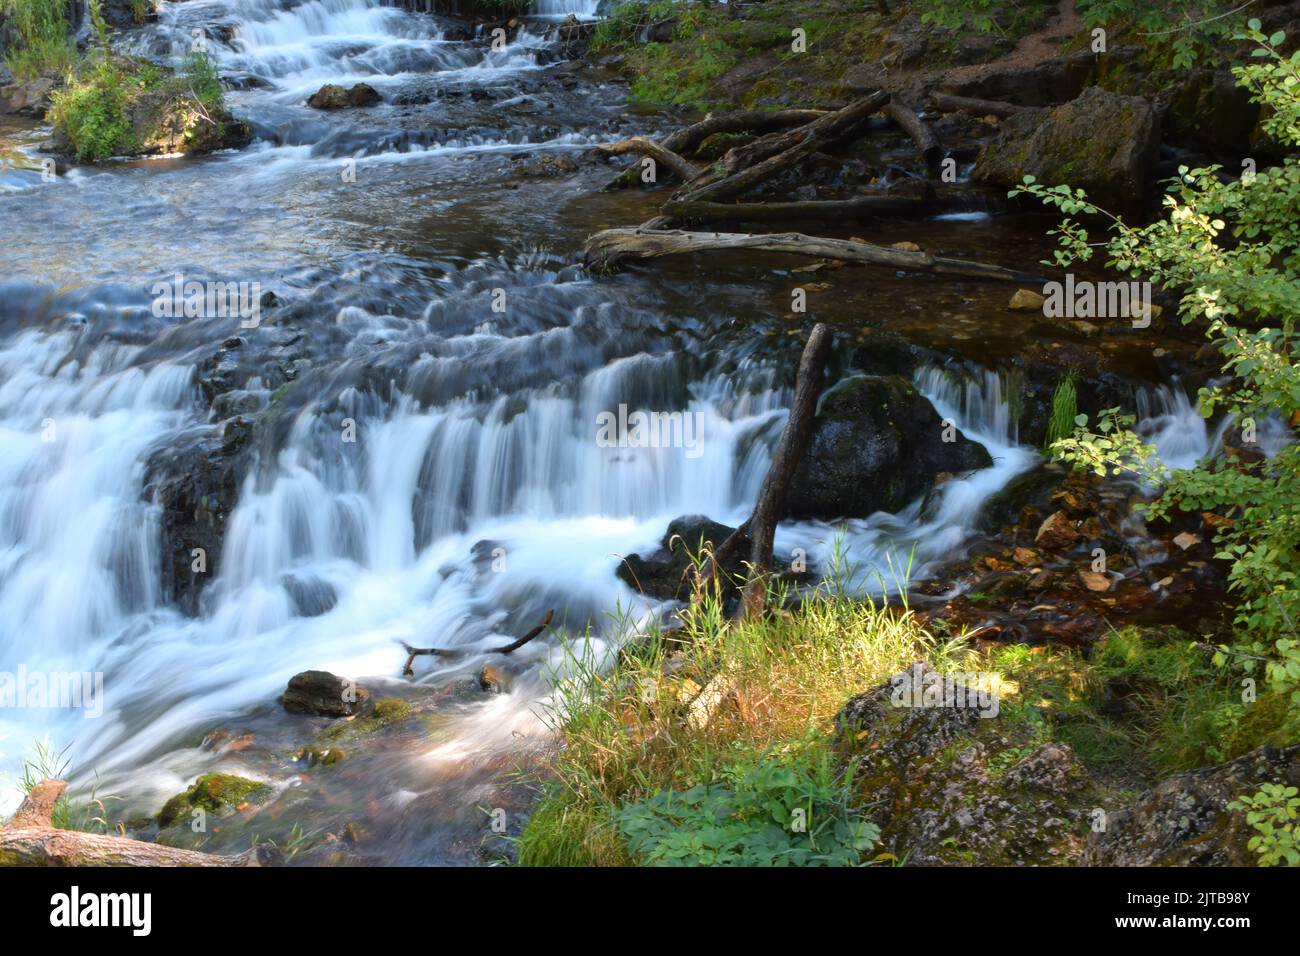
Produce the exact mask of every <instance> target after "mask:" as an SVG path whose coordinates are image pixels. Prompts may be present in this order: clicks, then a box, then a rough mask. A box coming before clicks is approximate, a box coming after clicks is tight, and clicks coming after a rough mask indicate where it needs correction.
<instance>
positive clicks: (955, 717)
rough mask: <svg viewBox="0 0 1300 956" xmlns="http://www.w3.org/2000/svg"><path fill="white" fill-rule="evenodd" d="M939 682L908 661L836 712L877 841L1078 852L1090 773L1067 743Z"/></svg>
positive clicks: (1038, 860) (893, 849)
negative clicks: (1036, 740) (1016, 723)
mask: <svg viewBox="0 0 1300 956" xmlns="http://www.w3.org/2000/svg"><path fill="white" fill-rule="evenodd" d="M941 682H942V676H941V675H940V674H939V673H938V672H936V671H935V670H934V669H933V668H931V667H929V666H928V665H925V664H916V665H914V666H913V667H912V668H910V669H909V670H908V671H906V672H904V673H903V674H899V675H895V677H893V678H891V679H890V680H889V681H886V682H885V683H883V684H881V685H880V686H879V687H876V688H874V689H872V690H870V691H867V692H866V693H863V694H859V695H858V696H856V697H854V698H852V699H851V700H850V701H849V702H848V703H847V704H845V706H844V708H843V710H841V712H840V714H839V716H838V718H837V726H838V727H839V733H838V738H837V745H838V746H839V748H840V749H841V751H842V752H843V753H844V754H845V762H846V765H847V766H848V767H850V768H851V769H852V773H853V777H852V779H853V783H854V786H855V787H856V788H857V789H858V791H859V793H860V794H861V796H862V799H863V801H864V803H866V804H868V805H871V806H873V807H874V808H875V809H874V810H873V813H872V819H873V820H874V821H875V823H876V824H877V825H878V826H879V827H880V830H881V838H880V844H881V849H887V850H888V852H890V853H893V854H894V855H895V856H896V857H898V858H899V859H906V860H907V862H908V864H909V865H918V866H944V865H956V866H963V865H967V866H968V865H972V864H978V865H984V866H996V865H1004V866H1007V865H1026V864H1034V865H1053V864H1068V863H1072V862H1075V861H1076V860H1077V858H1078V855H1079V853H1080V852H1081V849H1082V846H1083V842H1084V838H1085V835H1086V833H1087V831H1088V821H1089V816H1088V806H1089V802H1090V796H1091V791H1092V790H1093V784H1092V781H1091V780H1090V778H1089V776H1088V774H1087V772H1086V771H1085V770H1084V769H1083V767H1082V766H1081V765H1080V764H1079V762H1078V760H1077V759H1076V758H1075V755H1074V752H1073V751H1072V750H1071V749H1070V747H1069V746H1068V745H1066V744H1061V743H1045V744H1042V745H1040V746H1033V745H1032V744H1031V743H1030V742H1029V740H1028V739H1027V737H1026V736H1025V734H1026V731H1025V729H1024V728H1018V729H1008V727H1007V725H1006V722H1005V720H999V719H984V718H983V717H981V710H980V709H979V707H978V706H971V703H972V701H971V699H970V697H969V696H968V695H967V693H966V691H967V690H968V689H971V688H966V686H965V685H960V687H959V685H949V687H948V688H947V689H944V687H943V685H942V683H941ZM926 688H937V690H935V691H934V692H933V693H931V692H928V691H927V690H926ZM973 689H976V690H978V689H979V688H973ZM983 713H986V714H987V713H989V711H988V710H987V709H986V710H985V711H983ZM990 716H991V715H990Z"/></svg>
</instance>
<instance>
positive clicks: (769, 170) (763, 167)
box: [675, 91, 889, 202]
mask: <svg viewBox="0 0 1300 956" xmlns="http://www.w3.org/2000/svg"><path fill="white" fill-rule="evenodd" d="M888 102H889V94H888V93H885V92H881V91H877V92H875V93H872V94H871V95H869V96H865V97H863V98H862V99H860V100H857V101H856V102H854V103H851V104H850V105H848V106H846V107H844V109H841V110H836V111H835V112H834V113H827V114H826V115H825V116H821V117H819V118H817V119H815V120H813V121H812V122H811V123H808V124H806V125H804V126H800V127H798V128H797V129H793V130H790V131H789V132H787V133H783V134H780V136H779V137H777V139H776V140H774V141H771V142H768V143H767V144H766V145H765V146H764V150H765V151H768V152H769V155H768V158H766V159H763V160H762V161H761V162H756V163H754V164H753V165H752V166H749V167H748V168H745V169H741V170H740V171H739V172H735V173H726V163H725V162H724V163H723V175H722V177H721V178H718V179H714V178H713V174H706V175H704V176H701V177H700V178H699V179H698V180H697V181H695V182H691V183H688V184H687V185H686V186H685V187H683V190H684V191H681V190H679V195H677V196H676V197H675V198H678V199H692V200H701V201H708V202H717V201H718V200H720V199H730V198H731V197H732V196H738V195H739V194H740V193H743V192H746V191H747V190H750V189H753V188H754V187H755V186H757V185H758V184H759V183H761V182H763V181H765V180H767V179H770V178H771V177H772V176H775V175H776V174H777V173H780V172H783V171H784V170H787V169H789V168H790V167H792V166H794V165H796V164H798V163H800V162H802V161H803V160H804V159H806V158H808V157H809V156H811V155H812V154H813V153H815V152H817V151H818V150H819V149H821V148H822V147H823V146H825V145H827V144H828V143H832V142H835V141H836V140H839V139H842V138H843V137H844V136H846V135H848V134H849V133H850V132H852V131H853V130H854V129H856V128H857V127H858V126H860V125H861V124H862V122H863V121H864V120H866V119H867V117H869V116H870V115H871V114H872V113H876V112H879V111H880V109H881V108H882V107H883V106H884V105H885V104H886V103H888ZM733 152H734V151H733Z"/></svg>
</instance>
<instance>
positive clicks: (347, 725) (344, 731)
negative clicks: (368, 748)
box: [318, 697, 413, 741]
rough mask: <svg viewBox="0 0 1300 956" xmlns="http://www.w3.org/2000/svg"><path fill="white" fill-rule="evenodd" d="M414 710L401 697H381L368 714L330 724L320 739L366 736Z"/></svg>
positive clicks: (401, 718)
mask: <svg viewBox="0 0 1300 956" xmlns="http://www.w3.org/2000/svg"><path fill="white" fill-rule="evenodd" d="M412 712H413V708H412V707H411V705H410V703H408V702H407V701H404V700H402V699H401V698H399V697H381V698H379V699H378V700H376V701H375V706H374V709H373V710H371V711H370V713H368V714H367V715H366V716H364V717H357V718H354V719H352V720H340V721H338V722H337V723H333V724H330V725H329V726H328V727H326V728H325V730H324V731H322V732H321V734H320V737H319V738H318V740H320V741H337V740H342V739H344V738H353V739H355V738H357V737H364V736H366V735H367V734H372V733H374V732H375V731H377V730H379V729H381V728H383V727H387V726H389V725H390V724H395V723H398V722H400V721H403V720H405V719H406V718H407V717H410V716H411V714H412Z"/></svg>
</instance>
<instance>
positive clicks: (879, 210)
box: [641, 196, 976, 229]
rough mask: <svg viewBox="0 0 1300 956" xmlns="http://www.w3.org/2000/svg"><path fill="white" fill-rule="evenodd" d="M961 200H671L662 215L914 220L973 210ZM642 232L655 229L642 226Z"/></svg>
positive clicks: (683, 217)
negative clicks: (746, 201) (744, 201)
mask: <svg viewBox="0 0 1300 956" xmlns="http://www.w3.org/2000/svg"><path fill="white" fill-rule="evenodd" d="M973 208H976V205H975V203H973V202H971V201H970V200H969V199H966V198H964V197H950V198H948V197H945V198H936V199H927V198H925V197H922V196H858V197H856V198H854V199H811V200H808V201H806V202H749V203H722V202H695V201H692V200H690V199H671V200H669V201H668V202H667V203H665V204H664V212H665V213H666V214H667V215H668V216H669V217H670V218H672V219H674V220H692V221H695V222H797V221H801V220H809V221H813V220H817V221H822V220H833V221H836V222H856V221H860V220H864V219H885V218H914V219H919V218H921V217H922V216H929V215H933V214H934V213H937V212H951V211H954V210H962V209H973ZM641 228H642V229H649V228H654V227H651V226H650V225H648V224H647V225H644V226H642V227H641Z"/></svg>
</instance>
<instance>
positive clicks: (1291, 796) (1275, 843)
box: [1228, 783, 1300, 866]
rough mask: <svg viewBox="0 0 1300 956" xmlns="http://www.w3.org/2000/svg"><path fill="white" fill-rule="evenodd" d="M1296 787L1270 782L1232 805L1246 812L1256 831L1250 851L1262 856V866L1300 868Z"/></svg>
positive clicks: (1299, 814) (1299, 801)
mask: <svg viewBox="0 0 1300 956" xmlns="http://www.w3.org/2000/svg"><path fill="white" fill-rule="evenodd" d="M1298 792H1300V791H1297V790H1296V788H1295V787H1286V786H1283V785H1282V784H1280V783H1266V784H1264V785H1263V786H1262V787H1260V789H1259V790H1258V791H1257V792H1256V793H1254V794H1253V795H1251V796H1248V797H1247V796H1243V797H1240V798H1239V799H1237V800H1234V801H1232V803H1230V804H1228V807H1229V808H1230V809H1232V810H1243V811H1245V813H1246V822H1247V823H1249V824H1250V825H1251V827H1252V828H1254V830H1255V834H1256V835H1255V836H1253V837H1251V838H1250V840H1249V841H1248V842H1247V843H1246V846H1247V848H1249V849H1251V850H1254V851H1255V852H1256V853H1258V854H1259V865H1260V866H1277V865H1279V864H1281V865H1284V866H1300V835H1297V833H1296V825H1295V821H1296V818H1297V817H1300V796H1296V794H1297V793H1298Z"/></svg>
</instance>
